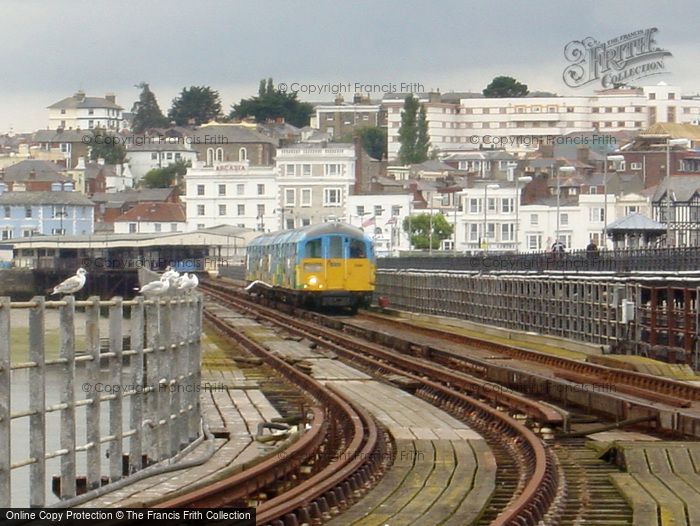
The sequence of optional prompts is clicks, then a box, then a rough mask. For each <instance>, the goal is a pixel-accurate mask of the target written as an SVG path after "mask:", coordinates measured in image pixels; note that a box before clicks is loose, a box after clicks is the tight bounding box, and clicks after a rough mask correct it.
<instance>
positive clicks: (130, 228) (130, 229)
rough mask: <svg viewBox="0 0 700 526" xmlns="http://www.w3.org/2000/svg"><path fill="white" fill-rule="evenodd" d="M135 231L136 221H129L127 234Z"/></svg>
mask: <svg viewBox="0 0 700 526" xmlns="http://www.w3.org/2000/svg"><path fill="white" fill-rule="evenodd" d="M135 233H136V223H129V234H135Z"/></svg>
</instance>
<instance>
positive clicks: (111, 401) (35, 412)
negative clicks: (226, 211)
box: [0, 294, 202, 507]
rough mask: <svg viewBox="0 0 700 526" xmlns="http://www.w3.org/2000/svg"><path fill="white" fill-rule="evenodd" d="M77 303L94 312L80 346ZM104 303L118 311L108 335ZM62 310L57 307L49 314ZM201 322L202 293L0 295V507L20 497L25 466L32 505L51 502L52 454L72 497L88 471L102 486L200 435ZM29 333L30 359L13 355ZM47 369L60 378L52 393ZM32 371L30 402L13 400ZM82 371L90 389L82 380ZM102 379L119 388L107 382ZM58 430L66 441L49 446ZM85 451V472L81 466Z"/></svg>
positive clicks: (91, 483) (87, 313)
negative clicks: (21, 441) (16, 477)
mask: <svg viewBox="0 0 700 526" xmlns="http://www.w3.org/2000/svg"><path fill="white" fill-rule="evenodd" d="M76 307H77V308H78V309H80V310H84V316H81V318H83V317H84V320H85V332H84V344H85V345H84V347H83V348H81V349H79V350H76V339H77V338H76ZM22 309H24V310H27V311H28V319H27V323H26V325H24V324H21V323H17V327H15V328H14V330H13V321H12V319H13V314H14V316H15V317H17V316H19V315H20V313H19V311H20V310H22ZM52 310H53V311H57V317H58V324H57V325H58V326H57V329H58V357H57V358H53V359H47V357H46V351H47V350H50V349H48V347H49V346H48V345H47V341H46V339H47V338H46V335H47V329H48V330H49V331H50V330H51V328H50V327H47V313H49V312H50V311H52ZM101 310H106V311H107V313H108V315H107V318H106V319H103V325H104V324H105V323H106V324H107V331H106V333H107V334H106V336H105V337H103V338H101V337H100V336H101V327H100V311H101ZM15 319H16V318H15ZM54 319H55V316H53V315H52V316H51V317H50V319H49V320H48V321H49V323H50V322H51V321H52V320H54ZM50 324H51V323H50ZM125 325H126V326H127V327H128V333H129V334H128V337H127V338H125V337H124V326H125ZM25 329H26V331H27V333H24V330H25ZM201 330H202V298H201V296H200V295H198V294H197V295H192V296H187V297H173V298H166V299H163V300H144V298H143V297H137V298H135V299H133V300H128V301H124V300H122V299H121V298H118V297H116V298H112V299H111V300H108V301H101V300H100V299H99V298H98V297H91V298H89V299H88V300H86V301H75V299H74V298H73V297H72V296H67V297H65V298H64V299H63V300H61V301H46V300H45V299H44V298H43V297H40V296H37V297H35V298H33V299H32V300H31V301H27V302H11V301H10V298H7V297H2V298H0V507H10V506H12V505H13V496H14V497H17V495H13V487H12V479H13V477H12V475H13V474H14V473H15V471H19V470H22V469H28V470H29V506H32V507H41V506H45V505H46V504H47V496H46V486H47V461H49V460H51V459H56V458H58V459H60V499H62V500H65V499H70V498H72V497H75V496H76V494H77V484H76V478H77V476H78V475H81V476H84V477H85V481H86V488H85V490H86V491H89V490H92V489H97V488H99V487H100V486H102V485H104V484H105V482H108V483H112V482H115V481H117V480H119V479H122V478H124V477H128V476H129V475H131V474H134V473H135V472H137V471H139V470H141V469H142V468H144V467H146V466H147V465H150V464H152V463H155V462H159V461H163V460H166V459H168V458H170V457H173V456H175V455H176V454H177V453H178V452H180V451H181V450H182V449H183V448H185V447H186V446H187V445H188V444H190V443H191V442H193V441H194V440H196V439H197V437H198V436H199V434H200V429H201V426H200V404H199V387H200V379H201V370H200V353H201V347H200V341H201ZM25 336H26V341H27V343H28V361H26V362H18V361H17V360H14V361H13V360H12V358H11V350H12V349H11V347H12V342H13V341H14V342H17V341H18V338H21V337H25ZM125 341H126V342H127V345H126V346H125V345H124V342H125ZM21 371H25V373H22V372H21ZM47 373H51V378H52V380H51V383H50V389H51V392H50V393H47V386H49V383H48V382H47V380H48V374H47ZM22 374H26V376H27V382H28V389H27V391H28V407H26V408H22V409H20V410H13V409H12V393H13V392H15V390H14V389H13V385H14V387H17V385H16V383H17V382H18V381H19V380H18V379H17V378H16V377H19V376H20V375H22ZM56 378H57V380H56ZM103 379H104V380H103ZM81 381H82V382H83V383H82V385H81V387H82V389H80V388H79V387H78V385H77V383H78V382H81ZM13 382H15V384H13ZM100 385H102V386H103V387H104V386H111V388H109V389H104V388H103V389H100V388H99V386H100ZM55 390H58V393H54V391H55ZM48 394H50V395H51V396H52V397H55V395H56V394H57V395H58V401H57V403H47V402H48V400H47V399H48V398H50V397H49V396H47V395H48ZM82 411H84V412H85V413H84V415H80V417H81V421H82V418H83V417H84V421H85V436H84V437H79V436H78V433H77V432H76V413H78V412H82ZM55 414H58V415H59V416H60V424H59V428H60V429H49V428H48V427H47V417H48V416H51V417H52V418H53V415H55ZM105 417H106V420H107V421H105V422H104V423H102V422H101V420H102V419H103V418H105ZM27 424H28V429H29V447H28V451H29V455H28V456H25V457H22V458H18V456H17V454H15V455H13V447H12V446H13V444H12V439H13V436H14V437H15V438H16V437H17V436H22V435H23V433H22V432H21V429H26V428H27ZM105 429H106V430H107V431H106V432H105ZM56 432H58V434H59V438H58V440H59V442H60V445H59V447H58V448H57V449H55V450H49V449H50V448H48V447H47V442H48V441H49V440H47V439H53V438H54V435H53V434H54V433H56ZM127 441H128V447H127V444H126V443H127ZM127 453H128V460H127V457H126V456H125V455H126V454H127ZM79 456H80V457H81V458H80V461H81V465H83V466H84V467H85V472H84V473H77V470H76V465H77V463H76V461H77V459H78V457H79ZM106 456H107V457H108V460H107V461H106V464H107V465H105V466H103V465H102V463H103V459H104V458H105V457H106ZM105 479H107V480H106V481H105ZM15 500H16V499H15ZM15 505H16V504H15Z"/></svg>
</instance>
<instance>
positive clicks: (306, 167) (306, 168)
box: [301, 164, 311, 177]
mask: <svg viewBox="0 0 700 526" xmlns="http://www.w3.org/2000/svg"><path fill="white" fill-rule="evenodd" d="M301 174H302V175H303V176H304V177H310V176H311V165H310V164H302V165H301Z"/></svg>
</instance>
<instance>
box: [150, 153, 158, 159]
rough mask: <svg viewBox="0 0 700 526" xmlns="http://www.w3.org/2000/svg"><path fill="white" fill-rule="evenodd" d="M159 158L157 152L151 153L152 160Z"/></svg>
mask: <svg viewBox="0 0 700 526" xmlns="http://www.w3.org/2000/svg"><path fill="white" fill-rule="evenodd" d="M157 160H158V154H157V153H156V152H153V153H151V161H157Z"/></svg>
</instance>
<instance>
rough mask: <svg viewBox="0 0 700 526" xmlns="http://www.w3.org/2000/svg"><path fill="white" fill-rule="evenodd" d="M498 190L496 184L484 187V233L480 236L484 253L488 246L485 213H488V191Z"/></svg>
mask: <svg viewBox="0 0 700 526" xmlns="http://www.w3.org/2000/svg"><path fill="white" fill-rule="evenodd" d="M499 188H500V186H499V185H497V184H487V185H484V231H483V236H482V237H483V243H482V244H483V248H484V252H485V251H486V250H488V246H489V244H488V241H487V240H486V239H487V232H486V227H487V225H488V223H487V222H486V220H487V213H488V209H489V198H488V195H489V190H498V189H499Z"/></svg>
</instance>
